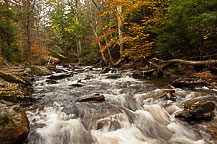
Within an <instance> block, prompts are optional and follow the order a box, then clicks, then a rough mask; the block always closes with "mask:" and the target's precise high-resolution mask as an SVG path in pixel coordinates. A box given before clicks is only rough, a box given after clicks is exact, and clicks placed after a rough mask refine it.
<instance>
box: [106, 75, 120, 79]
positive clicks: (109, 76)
mask: <svg viewBox="0 0 217 144" xmlns="http://www.w3.org/2000/svg"><path fill="white" fill-rule="evenodd" d="M118 78H121V75H120V74H110V75H108V76H107V77H106V79H118Z"/></svg>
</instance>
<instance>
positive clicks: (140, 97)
mask: <svg viewBox="0 0 217 144" xmlns="http://www.w3.org/2000/svg"><path fill="white" fill-rule="evenodd" d="M100 71H101V69H99V68H93V67H74V68H70V67H69V68H63V67H61V66H58V67H57V71H56V72H54V73H53V76H58V75H62V74H67V75H71V76H68V77H65V78H62V79H60V80H53V81H52V82H51V81H49V80H48V79H49V77H50V76H44V77H39V78H37V80H36V82H35V83H34V94H33V96H34V97H35V98H36V99H38V101H39V102H38V104H37V105H33V106H32V107H30V108H29V110H28V111H27V115H28V118H29V120H30V124H31V132H30V134H29V136H28V140H27V142H26V143H28V144H205V143H212V142H211V141H209V140H207V139H205V138H204V137H205V136H202V135H201V134H199V133H198V131H197V130H196V129H194V128H193V127H192V126H191V125H189V124H187V123H184V122H181V121H179V120H177V119H175V118H174V112H175V111H179V110H181V109H180V107H179V101H182V100H183V99H187V98H186V96H188V97H191V95H194V94H195V93H194V92H189V91H184V90H181V89H175V91H176V95H177V102H173V101H171V100H169V99H168V100H167V99H156V100H154V99H153V96H154V95H156V94H157V93H159V92H160V91H161V89H158V88H157V87H156V85H155V84H153V83H151V82H148V81H140V80H136V79H134V78H131V72H130V71H121V72H119V71H113V73H111V72H109V73H106V74H100ZM50 83H53V84H50ZM98 93H99V94H102V95H104V97H105V101H104V102H76V100H77V99H78V98H81V97H85V96H92V95H95V94H98Z"/></svg>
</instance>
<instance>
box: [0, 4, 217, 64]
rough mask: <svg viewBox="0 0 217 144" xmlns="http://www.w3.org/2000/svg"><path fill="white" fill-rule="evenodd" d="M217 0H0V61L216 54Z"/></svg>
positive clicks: (110, 60) (84, 60)
mask: <svg viewBox="0 0 217 144" xmlns="http://www.w3.org/2000/svg"><path fill="white" fill-rule="evenodd" d="M216 7H217V1H216V0H203V1H201V0H184V1H183V0H82V1H81V0H0V64H19V63H26V64H45V63H47V61H48V60H49V57H55V58H58V59H60V62H79V63H97V62H100V61H101V62H102V63H103V64H105V65H114V64H115V63H116V62H118V60H120V59H128V60H133V61H142V60H144V59H147V58H151V57H160V58H162V59H172V58H182V59H189V60H203V59H216V58H217V41H216V39H217V9H216Z"/></svg>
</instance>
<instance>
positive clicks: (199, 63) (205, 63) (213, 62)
mask: <svg viewBox="0 0 217 144" xmlns="http://www.w3.org/2000/svg"><path fill="white" fill-rule="evenodd" d="M174 63H180V64H185V65H195V66H208V65H217V60H206V61H189V60H182V59H172V60H168V61H165V64H164V65H162V66H161V68H162V69H165V68H167V67H169V66H170V65H172V64H174Z"/></svg>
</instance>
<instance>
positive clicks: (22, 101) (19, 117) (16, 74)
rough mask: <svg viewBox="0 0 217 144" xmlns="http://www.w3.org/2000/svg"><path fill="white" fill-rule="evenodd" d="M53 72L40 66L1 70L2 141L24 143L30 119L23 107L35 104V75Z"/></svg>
mask: <svg viewBox="0 0 217 144" xmlns="http://www.w3.org/2000/svg"><path fill="white" fill-rule="evenodd" d="M46 74H51V72H50V71H49V70H47V69H46V68H44V67H39V66H31V67H24V66H12V67H7V68H1V70H0V142H1V143H5V144H13V143H22V142H23V141H24V140H25V139H26V137H27V136H28V133H29V131H30V129H29V120H28V118H27V116H26V114H25V111H24V110H23V108H25V107H27V106H29V105H33V104H34V103H36V100H35V99H34V98H33V97H32V92H33V88H32V84H31V82H32V81H34V78H33V77H34V76H35V75H46Z"/></svg>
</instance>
